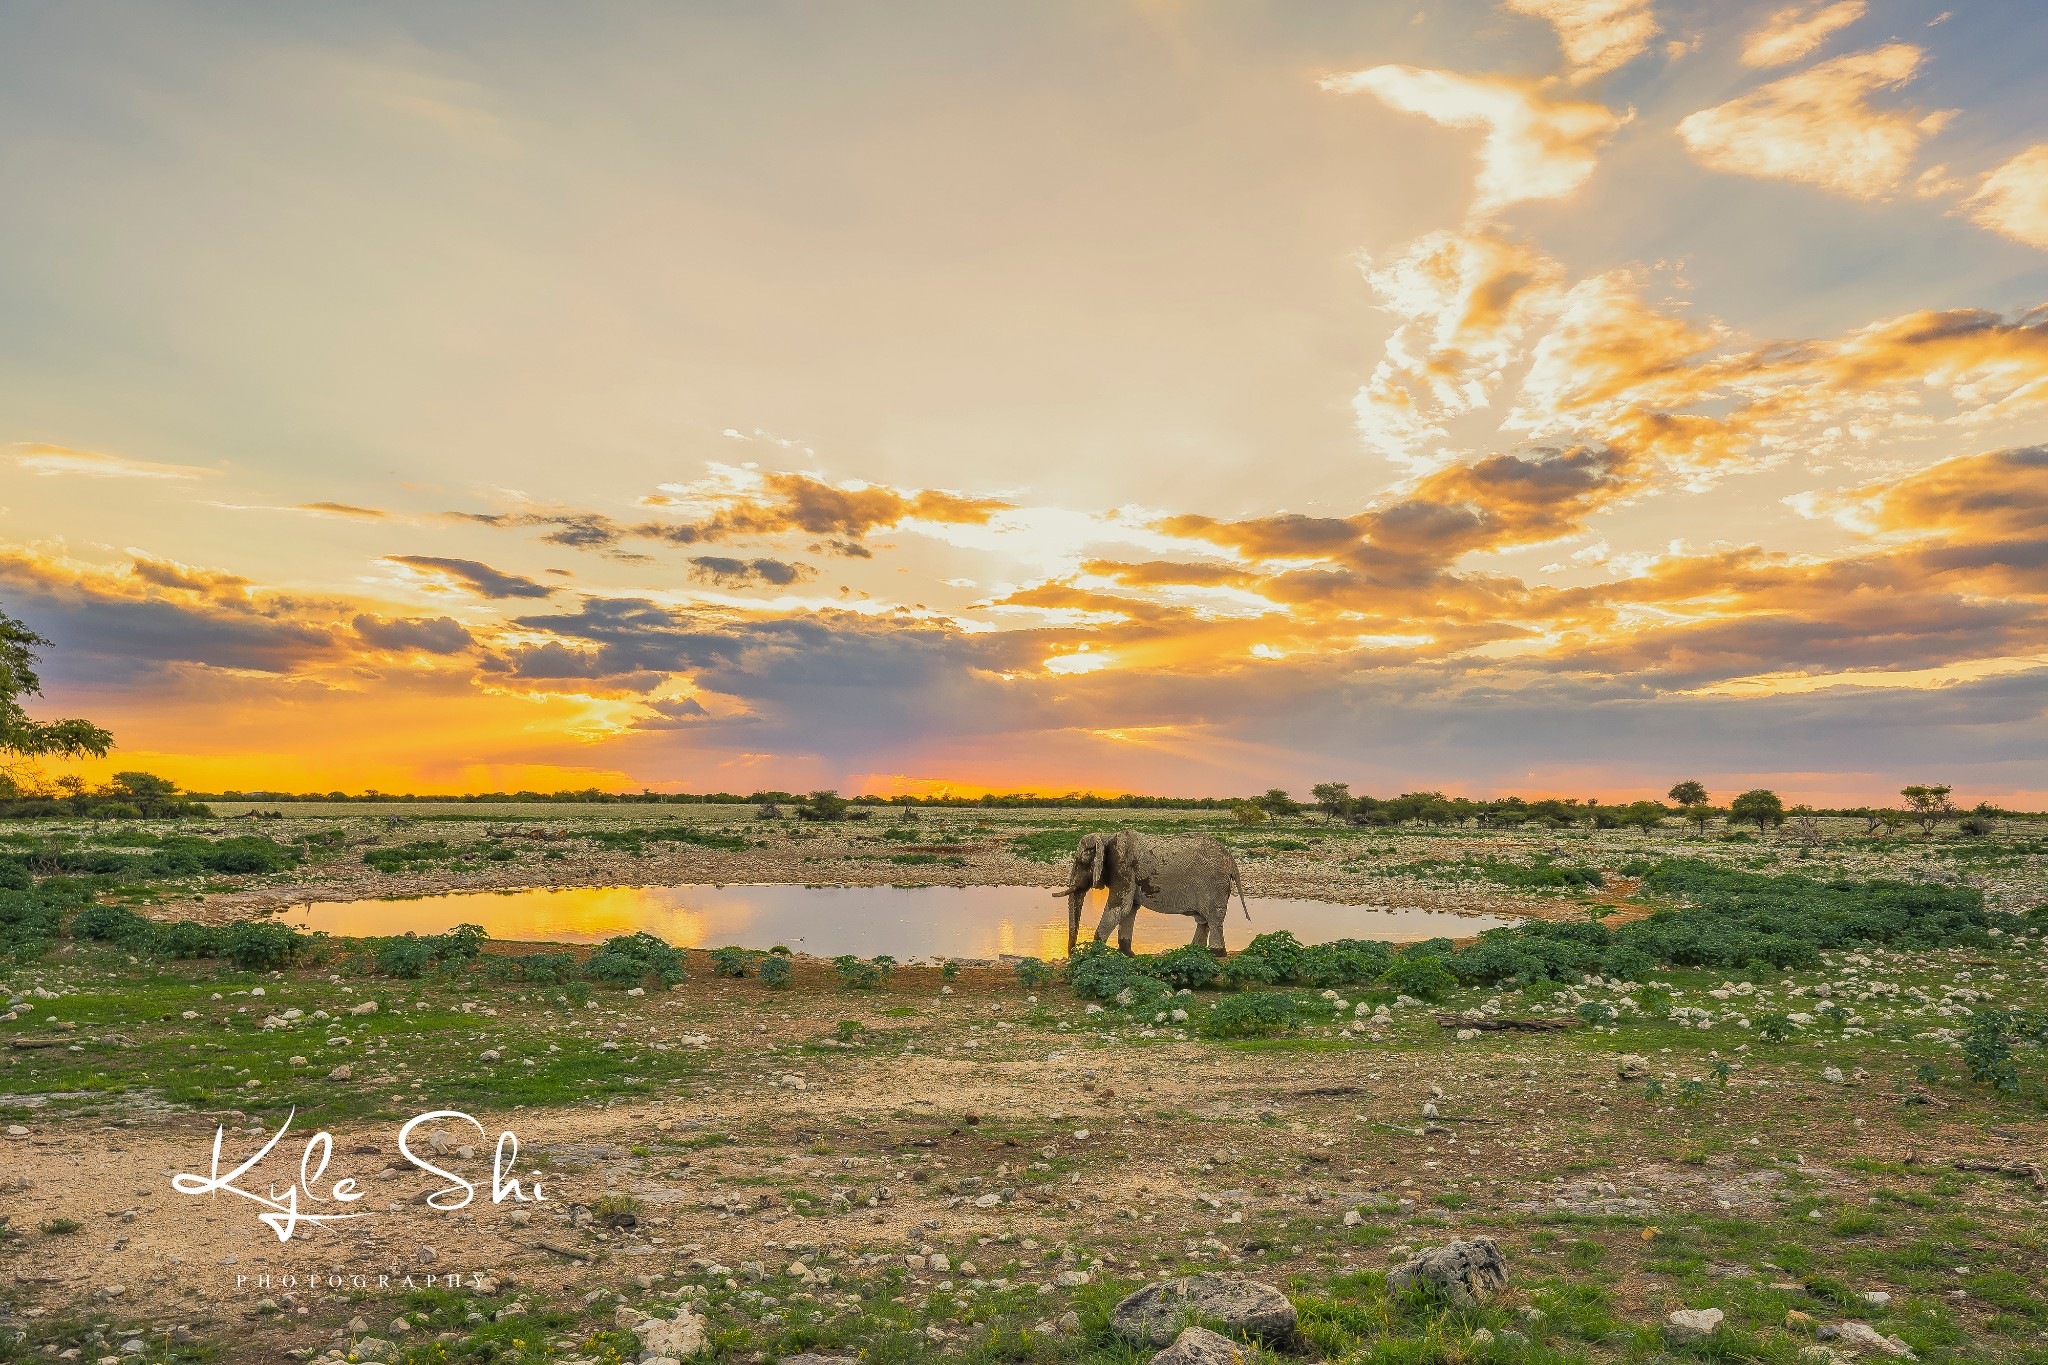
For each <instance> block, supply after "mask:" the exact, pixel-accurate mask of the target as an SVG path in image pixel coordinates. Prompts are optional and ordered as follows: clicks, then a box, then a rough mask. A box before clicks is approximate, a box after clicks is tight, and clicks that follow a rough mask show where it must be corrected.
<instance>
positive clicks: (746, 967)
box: [711, 948, 754, 981]
mask: <svg viewBox="0 0 2048 1365" xmlns="http://www.w3.org/2000/svg"><path fill="white" fill-rule="evenodd" d="M753 960H754V955H753V954H752V953H749V952H748V951H747V950H746V949H744V948H713V949H712V950H711V971H712V973H713V974H714V975H717V976H724V977H730V978H732V979H733V980H735V981H738V980H742V979H744V978H745V977H746V976H747V974H748V973H749V972H750V971H751V970H752V963H753Z"/></svg>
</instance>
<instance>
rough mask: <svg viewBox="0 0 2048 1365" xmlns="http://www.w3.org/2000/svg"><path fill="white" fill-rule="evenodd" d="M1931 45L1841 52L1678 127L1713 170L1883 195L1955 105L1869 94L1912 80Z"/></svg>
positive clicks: (1876, 196)
mask: <svg viewBox="0 0 2048 1365" xmlns="http://www.w3.org/2000/svg"><path fill="white" fill-rule="evenodd" d="M1924 55H1925V53H1924V52H1923V51H1922V50H1921V49H1920V48H1918V47H1915V46H1913V45H1912V44H1910V43H1891V44H1888V45H1887V46H1885V47H1880V48H1876V49H1873V50H1872V51H1869V52H1857V53H1852V54H1851V55H1849V56H1846V57H1836V58H1834V59H1833V60H1832V61H1826V62H1822V63H1820V64H1819V65H1818V66H1814V67H1811V68H1809V69H1807V70H1805V71H1802V72H1799V73H1798V74H1796V75H1791V76H1787V77H1785V78H1784V79H1782V80H1778V81H1773V82H1772V83H1771V84H1769V85H1764V86H1759V87H1758V88H1757V89H1755V90H1752V91H1750V92H1749V93H1748V94H1746V95H1741V96H1738V97H1737V98H1735V99H1732V100H1730V101H1728V102H1727V103H1726V104H1718V105H1715V106H1714V107H1713V108H1711V109H1703V110H1701V111H1700V112H1699V113H1696V114H1692V115H1690V116H1688V117H1687V118H1685V119H1684V120H1683V121H1681V122H1680V123H1679V125H1678V135H1679V137H1680V138H1682V139H1683V140H1684V142H1685V145H1686V148H1687V149H1688V150H1689V151H1691V153H1692V154H1693V156H1694V157H1695V158H1696V159H1697V160H1698V161H1699V163H1700V164H1701V165H1703V166H1705V167H1707V168H1708V169H1709V170H1715V171H1724V172H1727V173H1729V174H1731V175H1753V176H1759V177H1762V178H1764V179H1772V180H1796V181H1799V182H1801V183H1803V184H1809V185H1817V186H1819V187H1820V188H1821V189H1824V190H1827V191H1829V192H1831V193H1834V194H1841V195H1847V196H1848V197H1850V198H1852V199H1880V198H1883V197H1885V196H1886V195H1889V194H1890V193H1891V192H1892V191H1893V190H1895V189H1897V188H1898V185H1899V182H1900V181H1901V180H1903V179H1904V178H1905V176H1906V173H1907V171H1909V170H1910V169H1911V168H1912V164H1913V158H1914V157H1915V156H1916V155H1917V154H1918V153H1919V150H1920V144H1921V143H1922V142H1925V141H1926V140H1927V139H1928V138H1929V137H1931V136H1933V135H1934V134H1935V133H1937V132H1939V131H1940V130H1941V128H1942V127H1943V125H1945V124H1946V123H1947V122H1948V120H1949V117H1950V113H1951V112H1952V111H1936V112H1933V113H1925V112H1922V111H1921V110H1918V109H1881V108H1879V107H1877V106H1876V105H1874V104H1872V103H1871V102H1870V97H1871V96H1872V95H1875V94H1877V93H1878V92H1879V91H1883V90H1894V89H1897V88H1898V87H1900V86H1902V85H1904V84H1906V82H1908V81H1910V80H1912V79H1913V74H1914V72H1916V71H1917V70H1918V69H1919V67H1920V61H1921V58H1922V57H1923V56H1924Z"/></svg>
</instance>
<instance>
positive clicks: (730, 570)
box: [690, 555, 816, 588]
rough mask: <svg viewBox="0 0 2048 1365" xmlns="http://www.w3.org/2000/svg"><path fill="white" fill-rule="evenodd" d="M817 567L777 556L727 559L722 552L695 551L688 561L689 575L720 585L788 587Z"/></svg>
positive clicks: (726, 586) (733, 586)
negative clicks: (786, 560) (793, 562)
mask: <svg viewBox="0 0 2048 1365" xmlns="http://www.w3.org/2000/svg"><path fill="white" fill-rule="evenodd" d="M815 573H816V571H815V570H814V569H812V568H811V567H810V566H809V565H807V564H785V563H784V562H782V561H781V560H779V559H753V560H747V559H728V558H725V557H724V556H722V555H698V556H697V557H696V558H695V559H692V560H691V561H690V577H692V578H694V579H696V580H697V581H698V582H700V583H715V584H717V585H718V586H719V587H721V588H744V587H749V586H751V585H753V584H756V583H759V584H762V585H764V586H768V587H777V588H782V587H788V586H789V585H790V584H791V583H795V582H797V581H799V580H801V579H805V578H810V577H813V576H814V575H815Z"/></svg>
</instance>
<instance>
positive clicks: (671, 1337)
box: [633, 1304, 711, 1360]
mask: <svg viewBox="0 0 2048 1365" xmlns="http://www.w3.org/2000/svg"><path fill="white" fill-rule="evenodd" d="M633 1335H634V1336H636V1337H638V1338H640V1349H641V1350H642V1351H643V1352H646V1353H647V1354H650V1355H657V1356H668V1357H670V1358H671V1359H674V1360H688V1359H689V1358H690V1357H691V1356H694V1355H700V1354H702V1353H703V1352H704V1351H706V1350H708V1349H710V1346H711V1343H710V1342H709V1341H708V1340H706V1339H705V1336H704V1319H703V1318H701V1317H699V1316H697V1314H696V1313H695V1312H694V1311H693V1310H692V1309H691V1308H690V1307H689V1306H688V1305H687V1304H685V1305H683V1306H682V1307H679V1308H677V1309H676V1315H675V1316H674V1317H673V1318H645V1319H643V1320H641V1321H639V1322H636V1323H634V1324H633Z"/></svg>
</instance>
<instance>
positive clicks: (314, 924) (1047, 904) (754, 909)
mask: <svg viewBox="0 0 2048 1365" xmlns="http://www.w3.org/2000/svg"><path fill="white" fill-rule="evenodd" d="M1102 894H1103V893H1101V892H1097V893H1095V894H1094V895H1091V896H1090V897H1089V898H1088V902H1087V904H1086V905H1084V906H1083V908H1082V915H1081V933H1082V938H1083V940H1084V941H1085V940H1086V939H1087V937H1088V936H1089V935H1091V934H1092V933H1093V931H1094V927H1095V921H1096V919H1097V918H1098V917H1099V916H1100V915H1101V913H1102ZM1251 910H1252V921H1251V923H1249V924H1247V923H1246V922H1245V918H1244V914H1243V911H1242V910H1240V909H1238V908H1236V907H1235V906H1233V907H1232V910H1231V918H1230V924H1229V927H1228V930H1227V933H1228V936H1229V937H1228V940H1227V941H1228V942H1229V943H1230V944H1231V946H1233V947H1241V946H1243V945H1244V944H1245V943H1248V942H1250V941H1251V937H1252V934H1253V933H1254V932H1264V931H1266V930H1269V929H1289V930H1292V931H1293V932H1294V933H1295V935H1296V936H1297V937H1299V938H1301V939H1302V940H1303V941H1304V942H1311V943H1313V942H1320V941H1324V940H1328V939H1333V938H1378V939H1389V940H1393V941H1412V940H1415V939H1423V938H1432V937H1435V936H1437V935H1443V936H1446V937H1457V938H1462V937H1467V936H1469V935H1472V934H1476V933H1479V932H1480V931H1481V930H1484V929H1490V928H1493V927H1495V926H1497V925H1502V924H1506V923H1510V922H1511V921H1508V920H1504V919H1500V918H1496V917H1492V916H1480V915H1454V914H1450V913H1448V912H1445V911H1435V910H1413V909H1380V908H1374V907H1369V906H1358V905H1334V904H1330V903H1328V902H1324V901H1308V900H1282V899H1273V898H1255V899H1253V900H1252V902H1251ZM278 918H279V919H280V920H281V921H282V922H284V923H287V924H292V925H296V926H298V927H300V928H305V929H318V930H325V931H327V932H329V933H334V934H345V935H349V936H351V937H369V936H373V935H384V934H403V933H407V932H411V933H418V934H435V933H441V932H444V931H446V930H448V929H451V928H453V927H454V926H456V925H458V924H478V925H482V926H483V928H484V930H485V931H486V932H487V933H489V934H490V936H491V937H492V938H495V939H508V940H514V941H522V940H523V941H529V942H555V943H596V942H600V941H602V940H604V939H607V938H611V937H613V936H614V935H618V934H630V933H635V932H638V931H642V930H644V931H646V932H648V933H651V934H654V935H656V936H658V937H660V938H662V939H665V940H666V941H668V942H670V943H673V944H675V945H677V946H678V947H684V948H720V947H727V946H736V947H744V948H770V947H774V946H776V945H778V944H779V945H781V946H784V947H787V948H789V949H791V950H792V951H795V952H800V953H812V954H815V955H817V956H820V957H832V956H835V955H837V954H840V953H857V954H859V955H861V956H863V957H871V956H874V955H875V954H877V953H888V954H891V955H893V956H896V957H899V958H912V957H997V956H1000V955H1003V954H1013V955H1020V956H1033V957H1042V958H1061V957H1065V956H1066V952H1067V917H1066V906H1065V904H1064V903H1063V902H1062V901H1060V900H1059V899H1057V898H1056V897H1055V896H1054V895H1053V893H1052V890H1051V888H1049V887H1037V886H964V887H952V886H920V887H894V886H781V885H778V886H647V887H625V886H607V887H560V888H548V889H543V890H531V891H503V892H492V891H484V892H463V893H458V894H454V895H445V896H425V897H419V898H416V899H411V900H366V901H346V902H328V903H322V904H314V905H310V906H300V907H297V908H295V909H292V910H290V911H288V912H285V913H284V914H282V915H280V916H279V917H278ZM1193 933H1194V924H1193V922H1192V921H1191V920H1187V919H1183V918H1179V917H1175V916H1170V915H1159V914H1154V913H1152V912H1150V911H1141V912H1140V913H1139V915H1138V922H1137V929H1136V934H1135V946H1136V948H1137V949H1138V950H1139V951H1140V952H1158V951H1160V950H1162V949H1165V948H1171V947H1174V946H1176V945H1178V944H1182V943H1186V942H1187V941H1188V940H1189V939H1190V938H1191V937H1193Z"/></svg>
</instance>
